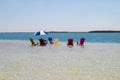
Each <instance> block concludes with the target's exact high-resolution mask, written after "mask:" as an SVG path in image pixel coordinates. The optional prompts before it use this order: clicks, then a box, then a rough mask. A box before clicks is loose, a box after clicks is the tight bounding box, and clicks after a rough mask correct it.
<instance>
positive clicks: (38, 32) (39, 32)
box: [34, 31, 48, 36]
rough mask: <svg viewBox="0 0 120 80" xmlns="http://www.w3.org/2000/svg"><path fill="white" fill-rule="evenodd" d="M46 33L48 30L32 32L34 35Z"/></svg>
mask: <svg viewBox="0 0 120 80" xmlns="http://www.w3.org/2000/svg"><path fill="white" fill-rule="evenodd" d="M46 34H48V32H46V31H37V32H35V33H34V35H35V36H37V35H46Z"/></svg>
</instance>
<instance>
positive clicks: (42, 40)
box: [39, 38, 47, 46]
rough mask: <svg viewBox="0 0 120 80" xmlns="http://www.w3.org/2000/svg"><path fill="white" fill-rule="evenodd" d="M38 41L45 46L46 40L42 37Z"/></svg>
mask: <svg viewBox="0 0 120 80" xmlns="http://www.w3.org/2000/svg"><path fill="white" fill-rule="evenodd" d="M39 42H40V46H45V45H46V44H47V43H46V40H44V39H42V38H41V39H39Z"/></svg>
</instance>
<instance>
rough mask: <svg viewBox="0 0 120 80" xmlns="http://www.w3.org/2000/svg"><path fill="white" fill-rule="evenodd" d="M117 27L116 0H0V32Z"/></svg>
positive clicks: (118, 1)
mask: <svg viewBox="0 0 120 80" xmlns="http://www.w3.org/2000/svg"><path fill="white" fill-rule="evenodd" d="M37 30H46V31H90V30H120V0H0V32H13V31H20V32H21V31H22V32H24V31H33V32H34V31H37Z"/></svg>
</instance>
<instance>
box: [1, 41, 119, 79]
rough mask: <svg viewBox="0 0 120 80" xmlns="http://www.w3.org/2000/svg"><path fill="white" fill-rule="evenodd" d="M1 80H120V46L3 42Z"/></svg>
mask: <svg viewBox="0 0 120 80" xmlns="http://www.w3.org/2000/svg"><path fill="white" fill-rule="evenodd" d="M0 80H120V44H115V43H85V46H84V47H79V46H77V45H74V47H73V48H68V47H67V46H66V43H65V42H61V45H60V46H59V47H54V46H53V45H47V46H46V47H40V46H35V47H32V46H31V43H30V42H29V41H15V40H11V41H9V40H6V41H4V40H0Z"/></svg>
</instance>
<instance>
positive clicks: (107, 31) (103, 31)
mask: <svg viewBox="0 0 120 80" xmlns="http://www.w3.org/2000/svg"><path fill="white" fill-rule="evenodd" d="M47 32H49V33H120V31H112V30H95V31H86V32H85V31H84V32H83V31H47ZM0 33H34V32H0Z"/></svg>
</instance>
